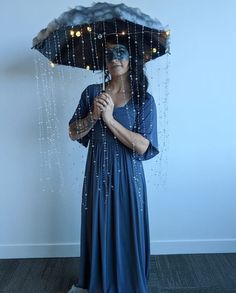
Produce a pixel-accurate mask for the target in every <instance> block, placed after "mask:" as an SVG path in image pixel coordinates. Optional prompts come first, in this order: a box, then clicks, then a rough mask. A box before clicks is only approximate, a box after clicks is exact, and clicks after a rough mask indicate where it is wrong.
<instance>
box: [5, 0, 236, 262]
mask: <svg viewBox="0 0 236 293" xmlns="http://www.w3.org/2000/svg"><path fill="white" fill-rule="evenodd" d="M123 2H124V3H125V4H127V5H130V6H133V7H139V8H140V9H141V10H142V11H143V12H145V13H147V14H150V15H151V16H153V17H157V18H158V19H160V21H161V22H162V23H163V24H169V26H170V28H171V53H172V54H171V56H170V58H169V59H170V67H169V79H170V85H169V92H170V94H169V97H168V99H169V102H168V103H169V104H168V106H169V112H168V125H169V129H168V131H169V132H168V134H169V145H168V149H169V150H168V153H166V155H167V159H168V164H164V167H163V169H164V172H167V178H166V183H165V185H158V182H159V180H161V179H160V178H159V177H158V175H153V171H152V170H151V169H152V168H153V166H154V169H155V168H156V170H158V171H159V169H158V168H159V166H157V164H158V163H161V162H160V160H159V159H153V160H151V161H149V162H146V163H145V170H146V177H147V178H148V200H149V217H150V230H151V253H152V254H172V253H174V254H176V253H206V252H236V220H235V215H236V186H235V185H236V183H235V178H234V177H235V173H236V167H235V166H236V155H235V147H236V135H235V134H236V133H235V132H236V131H235V117H234V115H233V114H234V113H235V106H236V102H235V97H236V91H235V89H236V87H235V80H234V79H235V68H236V61H235V57H234V52H236V41H235V40H236V39H235V34H236V33H235V29H234V28H235V25H236V23H235V17H234V11H235V9H236V4H235V2H234V1H233V0H232V1H230V0H228V1H213V0H209V1H187V0H182V1H181V0H176V1H170V0H169V1H167V0H165V1H164V0H158V1H156V0H149V1H146V3H144V1H131V0H130V1H123ZM112 3H119V1H112ZM79 4H81V5H90V4H91V2H90V1H80V3H79ZM12 5H13V4H12V3H10V2H9V3H7V2H6V1H5V2H4V4H2V5H1V12H0V19H1V26H0V33H1V46H0V62H1V66H0V111H1V113H0V131H1V132H0V133H1V144H0V162H1V165H0V166H1V167H0V168H1V176H0V188H1V190H0V257H1V258H22V257H44V256H45V257H50V256H52V257H53V256H79V237H80V202H81V193H80V188H81V182H82V177H83V168H84V164H85V159H86V151H87V149H85V148H83V147H82V146H79V144H78V143H76V142H72V141H70V140H69V138H68V135H67V123H68V119H69V118H70V116H71V115H72V112H73V110H74V108H75V106H76V104H77V102H78V98H79V95H80V92H81V90H82V87H84V86H85V85H86V84H89V83H91V81H93V80H96V78H97V77H96V76H93V75H91V76H90V78H89V79H87V78H86V76H85V75H82V77H79V73H78V71H70V73H69V71H67V69H63V72H64V74H65V76H64V77H65V83H64V84H63V85H61V84H59V85H58V89H57V90H56V89H55V93H54V94H55V97H56V102H57V114H58V117H59V121H58V124H57V127H58V129H59V130H60V138H59V139H58V141H57V145H56V147H57V149H58V150H60V151H61V154H60V155H59V156H58V158H59V162H60V163H61V164H62V166H61V167H59V168H56V167H55V166H54V167H53V169H52V174H54V176H52V177H51V180H50V181H49V185H48V186H46V189H45V191H44V190H43V185H44V184H43V183H42V182H40V180H39V178H40V170H41V168H40V164H42V160H41V159H42V155H40V153H39V142H38V138H39V127H38V121H39V118H38V113H39V112H38V106H39V101H40V100H39V96H38V95H37V89H36V79H35V75H36V73H35V67H34V61H35V60H36V62H42V58H39V57H35V56H37V55H35V54H36V52H33V51H31V50H30V49H29V48H30V47H31V40H32V38H33V37H34V36H35V35H36V34H37V33H38V31H39V30H40V29H41V28H43V27H45V26H46V25H47V24H48V22H49V21H50V20H52V19H53V18H54V17H57V16H59V15H60V14H61V13H62V12H63V11H65V10H67V9H68V8H70V7H74V6H75V5H78V2H77V1H72V0H71V1H70V3H69V4H68V1H60V2H58V1H57V2H56V1H49V2H48V1H46V0H42V1H40V3H39V2H38V1H28V0H24V1H15V3H14V5H13V6H14V9H13V7H12ZM35 58H36V59H35ZM58 72H59V74H60V73H61V72H62V71H60V70H59V71H58ZM151 72H155V70H154V69H153V70H152V71H151ZM55 82H56V81H55ZM153 83H155V78H154V81H153ZM153 95H154V96H155V84H153ZM40 97H41V98H42V99H43V98H45V97H44V96H43V94H42V96H40ZM156 98H157V99H159V97H158V96H157V97H156ZM61 106H63V107H61ZM163 152H164V150H163ZM157 173H158V172H157ZM61 179H63V180H64V181H63V185H62V189H61V191H59V189H58V186H60V184H62V180H61Z"/></svg>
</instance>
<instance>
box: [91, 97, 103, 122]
mask: <svg viewBox="0 0 236 293" xmlns="http://www.w3.org/2000/svg"><path fill="white" fill-rule="evenodd" d="M99 97H100V96H98V97H95V98H94V101H93V118H94V119H99V118H100V117H101V110H100V107H99V104H98V99H99Z"/></svg>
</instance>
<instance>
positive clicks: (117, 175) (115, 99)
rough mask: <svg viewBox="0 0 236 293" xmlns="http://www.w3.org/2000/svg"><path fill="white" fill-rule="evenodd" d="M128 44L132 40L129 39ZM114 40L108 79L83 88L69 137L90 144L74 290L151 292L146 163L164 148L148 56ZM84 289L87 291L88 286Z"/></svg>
mask: <svg viewBox="0 0 236 293" xmlns="http://www.w3.org/2000/svg"><path fill="white" fill-rule="evenodd" d="M125 45H126V44H125ZM125 45H123V44H121V43H119V44H117V43H116V42H109V43H107V51H106V59H105V60H106V67H107V76H109V77H110V79H109V80H108V82H107V83H106V87H105V92H102V93H101V86H102V85H90V86H88V87H87V88H86V89H85V90H84V91H83V93H82V95H81V99H80V102H79V105H78V107H77V109H76V111H75V113H74V115H73V117H72V119H71V120H70V122H69V135H70V138H71V139H72V140H77V141H78V142H80V143H82V144H83V145H84V146H85V147H87V145H88V142H89V141H90V144H89V149H88V156H87V161H86V170H85V176H84V183H83V191H82V205H81V235H80V236H81V248H80V249H81V250H80V270H79V276H78V280H77V282H76V284H74V285H73V286H72V288H71V289H70V291H69V292H70V293H72V292H73V293H75V292H89V293H124V292H130V293H131V292H132V293H146V292H147V283H148V278H149V256H150V238H149V221H148V204H147V193H146V182H145V176H144V171H143V165H142V161H143V160H148V159H150V158H152V157H154V156H155V155H157V154H158V153H159V151H158V142H157V128H156V124H157V117H156V105H155V101H154V98H153V97H152V96H151V95H150V94H149V93H148V92H146V89H147V86H148V81H147V78H146V76H145V74H144V70H143V60H142V59H141V58H133V57H132V56H130V54H129V51H128V46H127V45H126V46H125ZM80 288H84V289H86V291H83V290H82V291H81V289H80Z"/></svg>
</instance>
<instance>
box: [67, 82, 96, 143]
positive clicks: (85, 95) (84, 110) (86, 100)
mask: <svg viewBox="0 0 236 293" xmlns="http://www.w3.org/2000/svg"><path fill="white" fill-rule="evenodd" d="M90 95H91V94H90V86H88V87H87V88H85V89H84V91H83V92H82V94H81V98H80V101H79V104H78V106H77V108H76V110H75V112H74V114H73V116H72V118H71V119H70V121H69V125H70V123H72V122H74V121H78V123H79V120H80V119H83V118H85V117H86V116H87V115H88V113H89V108H90V107H89V104H90ZM90 137H91V131H89V133H87V134H86V135H85V136H84V137H82V138H80V139H77V141H78V142H79V143H81V144H82V145H83V146H85V147H87V146H88V142H89V139H90Z"/></svg>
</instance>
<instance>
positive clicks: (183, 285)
mask: <svg viewBox="0 0 236 293" xmlns="http://www.w3.org/2000/svg"><path fill="white" fill-rule="evenodd" d="M78 271H79V258H43V259H42V258H34V259H6V260H0V292H17V293H25V292H28V293H29V292H30V293H41V292H42V293H43V292H47V293H49V292H51V293H62V292H63V293H66V292H67V290H68V289H69V288H70V287H71V285H72V284H73V281H74V280H75V278H76V277H77V276H78ZM182 292H183V293H189V292H191V293H192V292H193V293H215V292H217V293H224V292H235V293H236V253H226V254H182V255H158V256H154V255H153V256H151V271H150V279H149V293H182ZM122 293H123V292H122ZM124 293H131V292H124ZM135 293H139V292H135Z"/></svg>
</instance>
